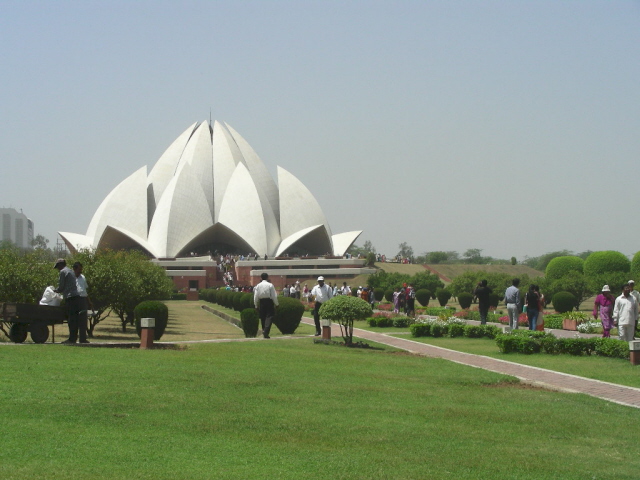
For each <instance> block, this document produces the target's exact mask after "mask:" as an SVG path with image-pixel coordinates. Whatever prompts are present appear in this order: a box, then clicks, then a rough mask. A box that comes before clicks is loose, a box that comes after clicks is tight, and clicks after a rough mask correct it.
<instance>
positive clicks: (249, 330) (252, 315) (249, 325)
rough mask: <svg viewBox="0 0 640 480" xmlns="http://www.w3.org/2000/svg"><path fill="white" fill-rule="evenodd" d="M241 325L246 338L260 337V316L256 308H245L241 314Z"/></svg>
mask: <svg viewBox="0 0 640 480" xmlns="http://www.w3.org/2000/svg"><path fill="white" fill-rule="evenodd" d="M240 325H242V331H243V332H244V336H245V337H246V338H255V337H256V335H258V326H259V325H260V316H259V315H258V312H257V311H256V309H255V308H245V309H244V310H242V311H241V312H240Z"/></svg>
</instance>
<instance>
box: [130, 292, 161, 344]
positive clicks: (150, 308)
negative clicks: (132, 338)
mask: <svg viewBox="0 0 640 480" xmlns="http://www.w3.org/2000/svg"><path fill="white" fill-rule="evenodd" d="M133 317H134V318H135V323H136V332H137V333H138V336H139V337H140V336H141V335H142V327H141V326H140V319H141V318H155V320H156V326H155V328H154V329H153V339H154V340H156V341H157V340H160V338H162V335H163V334H164V331H165V329H166V328H167V323H168V322H169V308H167V306H166V305H165V304H164V303H162V302H158V301H157V300H147V301H146V302H142V303H139V304H138V305H137V306H136V308H134V309H133Z"/></svg>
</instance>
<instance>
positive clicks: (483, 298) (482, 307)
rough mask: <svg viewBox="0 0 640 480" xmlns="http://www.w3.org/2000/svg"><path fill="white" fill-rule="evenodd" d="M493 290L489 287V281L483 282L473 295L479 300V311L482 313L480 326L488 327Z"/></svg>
mask: <svg viewBox="0 0 640 480" xmlns="http://www.w3.org/2000/svg"><path fill="white" fill-rule="evenodd" d="M492 292H493V290H491V288H490V287H488V286H487V281H486V280H482V281H481V282H480V283H479V284H478V286H477V287H476V290H475V291H474V292H473V294H474V295H475V296H476V298H477V299H478V310H479V311H480V325H486V323H487V315H488V314H489V295H491V293H492Z"/></svg>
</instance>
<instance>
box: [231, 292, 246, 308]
mask: <svg viewBox="0 0 640 480" xmlns="http://www.w3.org/2000/svg"><path fill="white" fill-rule="evenodd" d="M245 295H246V293H242V292H234V294H233V297H231V305H232V306H233V309H234V310H235V311H236V312H242V310H244V309H245V308H247V307H244V305H243V303H244V302H243V301H242V300H243V297H244V296H245Z"/></svg>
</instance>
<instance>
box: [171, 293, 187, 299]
mask: <svg viewBox="0 0 640 480" xmlns="http://www.w3.org/2000/svg"><path fill="white" fill-rule="evenodd" d="M186 299H187V294H186V293H172V294H171V300H186Z"/></svg>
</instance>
